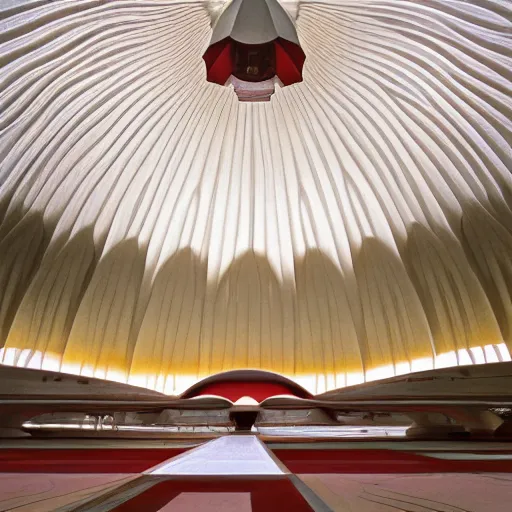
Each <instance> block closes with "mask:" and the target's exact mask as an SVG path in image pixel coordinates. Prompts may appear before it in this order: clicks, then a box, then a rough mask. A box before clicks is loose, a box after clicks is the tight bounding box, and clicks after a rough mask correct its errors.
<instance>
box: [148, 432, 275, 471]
mask: <svg viewBox="0 0 512 512" xmlns="http://www.w3.org/2000/svg"><path fill="white" fill-rule="evenodd" d="M146 473H147V474H150V475H182V476H191V475H196V476H213V475H218V476H221V475H223V476H225V475H283V474H284V473H283V471H282V469H281V468H280V467H279V466H278V465H277V464H276V463H275V461H274V459H273V458H272V457H271V456H270V455H269V452H268V450H267V449H266V448H265V446H264V445H263V443H262V442H261V441H260V440H259V439H258V438H257V437H256V436H252V435H243V436H240V435H230V436H223V437H220V438H219V439H214V440H213V441H208V442H207V443H205V444H202V445H200V446H198V447H197V448H194V449H192V450H189V451H187V452H185V453H183V454H181V455H178V456H177V457H174V458H172V459H169V460H168V461H165V462H163V463H162V464H159V465H158V466H157V467H155V468H152V469H150V470H148V471H146Z"/></svg>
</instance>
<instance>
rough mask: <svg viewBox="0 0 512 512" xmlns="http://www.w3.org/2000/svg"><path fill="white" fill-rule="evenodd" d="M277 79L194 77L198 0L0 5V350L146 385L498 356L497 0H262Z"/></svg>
mask: <svg viewBox="0 0 512 512" xmlns="http://www.w3.org/2000/svg"><path fill="white" fill-rule="evenodd" d="M283 5H284V6H285V7H286V8H288V9H289V10H290V12H293V15H294V18H295V23H296V27H297V34H298V37H299V39H300V43H301V47H302V48H303V50H304V52H305V53H306V56H307V58H306V64H305V66H304V70H303V78H304V80H303V82H301V83H298V84H295V85H292V86H289V87H286V88H284V89H279V88H276V92H275V94H274V95H273V96H272V98H271V101H270V102H268V103H240V102H239V101H238V100H237V97H236V95H235V93H234V91H233V90H232V89H230V88H226V87H222V86H218V85H216V84H212V83H208V82H207V81H206V70H205V65H204V61H203V60H202V58H201V57H202V55H203V53H204V52H205V50H206V48H207V47H208V44H209V40H210V38H211V21H212V15H214V14H215V13H216V12H217V11H218V9H219V7H222V2H210V3H209V4H208V3H207V2H206V3H205V2H199V1H197V2H194V1H183V0H180V1H177V0H119V1H107V0H76V1H68V0H55V1H44V0H3V1H2V2H1V3H0V26H1V29H2V30H1V34H2V35H1V38H0V68H1V71H0V125H1V126H0V347H3V348H2V352H1V361H2V362H3V363H5V364H9V365H18V366H25V367H31V368H44V369H51V370H61V371H66V372H70V373H76V374H83V375H89V376H95V377H100V378H107V379H113V380H120V381H124V382H130V383H133V384H138V385H142V386H145V387H149V388H152V389H157V390H159V391H165V392H168V393H173V392H179V391H181V390H183V389H185V388H186V387H188V386H189V385H190V384H191V383H194V382H195V381H197V380H198V379H200V378H202V377H205V376H208V375H211V374H213V373H216V372H219V371H224V370H231V369H237V368H256V369H265V370H271V371H274V372H277V373H281V374H283V375H286V376H288V377H291V378H293V379H295V380H296V381H297V382H299V383H301V384H302V385H304V386H305V387H307V388H308V389H309V390H311V391H312V392H322V391H325V390H328V389H333V388H338V387H341V386H344V385H347V384H355V383H358V382H361V381H363V380H365V379H372V378H377V377H384V376H388V375H394V374H397V373H407V372H409V371H414V370H421V369H427V368H432V367H439V366H445V365H456V364H470V363H472V362H473V363H474V362H485V361H487V362H491V361H498V360H510V355H509V349H510V348H512V345H511V343H512V300H511V296H512V211H511V205H512V179H511V169H512V151H511V140H512V138H511V130H512V121H511V110H512V101H511V96H512V95H511V91H512V88H511V83H512V82H511V80H512V58H511V46H512V21H511V20H512V4H511V3H510V2H508V1H505V0H468V1H462V0H460V1H459V0H428V1H420V0H410V1H409V0H357V1H352V0H323V1H309V0H305V1H302V2H300V3H297V2H284V3H283Z"/></svg>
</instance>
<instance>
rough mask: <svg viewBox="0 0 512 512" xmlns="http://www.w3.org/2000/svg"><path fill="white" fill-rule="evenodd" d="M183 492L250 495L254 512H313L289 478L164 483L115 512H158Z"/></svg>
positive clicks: (174, 481) (124, 504) (117, 508)
mask: <svg viewBox="0 0 512 512" xmlns="http://www.w3.org/2000/svg"><path fill="white" fill-rule="evenodd" d="M182 492H195V493H197V492H205V493H212V492H249V493H251V507H252V512H286V511H290V512H292V511H293V512H311V511H312V509H311V507H310V506H309V505H308V503H307V502H306V500H305V499H304V498H303V497H302V495H301V494H300V493H299V491H298V490H297V489H296V488H295V487H294V485H293V484H292V483H291V482H290V481H289V480H288V478H280V479H272V480H250V479H245V478H244V479H241V478H235V479H229V478H223V479H218V478H215V479H201V480H197V479H194V480H167V481H165V482H160V483H158V484H156V485H154V486H153V487H151V488H150V489H148V490H146V491H144V492H143V493H141V494H139V495H138V496H135V497H134V498H132V499H131V500H129V501H127V502H126V503H123V504H122V505H120V506H118V507H116V508H115V509H113V510H114V511H116V512H140V511H144V512H156V511H158V510H160V509H161V508H162V507H164V506H165V505H166V504H167V503H169V502H170V501H171V500H172V499H174V498H176V496H178V495H179V494H181V493H182Z"/></svg>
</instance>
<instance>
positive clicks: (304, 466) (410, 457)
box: [273, 449, 512, 474]
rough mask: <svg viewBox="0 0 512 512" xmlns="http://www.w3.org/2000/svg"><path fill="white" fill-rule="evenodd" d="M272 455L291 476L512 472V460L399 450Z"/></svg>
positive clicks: (303, 451)
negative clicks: (436, 455) (446, 456)
mask: <svg viewBox="0 0 512 512" xmlns="http://www.w3.org/2000/svg"><path fill="white" fill-rule="evenodd" d="M273 452H274V454H275V455H276V456H277V457H278V458H279V460H280V461H281V462H282V463H283V464H284V465H285V466H286V467H287V468H288V469H289V470H290V471H291V472H292V473H298V474H307V473H316V474H319V473H346V474H348V473H447V472H448V473H454V472H456V473H470V472H475V471H479V472H506V473H510V472H512V460H492V461H485V460H446V459H435V458H432V457H428V456H426V455H420V454H417V453H411V452H401V451H398V450H314V449H313V450H308V449H302V450H279V449H277V450H273ZM486 453H489V452H486ZM495 453H496V452H495ZM500 453H501V452H500Z"/></svg>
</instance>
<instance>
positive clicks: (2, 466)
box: [0, 448, 187, 473]
mask: <svg viewBox="0 0 512 512" xmlns="http://www.w3.org/2000/svg"><path fill="white" fill-rule="evenodd" d="M185 451H187V449H185V448H183V449H181V448H180V449H175V448H173V449H162V448H148V449H129V448H128V449H125V448H123V449H91V450H87V449H71V450H70V449H61V450H59V449H48V450H46V449H34V448H27V449H5V450H0V472H2V473H141V472H142V471H145V470H146V469H148V468H151V467H153V466H156V465H157V464H160V462H163V461H164V460H167V459H170V458H171V457H176V455H179V454H180V453H183V452H185Z"/></svg>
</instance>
